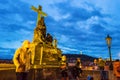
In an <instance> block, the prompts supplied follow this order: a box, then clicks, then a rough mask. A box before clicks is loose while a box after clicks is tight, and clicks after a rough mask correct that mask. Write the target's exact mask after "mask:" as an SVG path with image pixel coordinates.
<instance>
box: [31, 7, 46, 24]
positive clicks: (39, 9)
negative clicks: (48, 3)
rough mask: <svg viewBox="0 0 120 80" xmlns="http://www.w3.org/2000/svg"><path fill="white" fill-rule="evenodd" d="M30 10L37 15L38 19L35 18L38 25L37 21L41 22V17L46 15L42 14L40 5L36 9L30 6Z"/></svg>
mask: <svg viewBox="0 0 120 80" xmlns="http://www.w3.org/2000/svg"><path fill="white" fill-rule="evenodd" d="M31 9H32V10H34V11H35V12H37V13H38V17H37V25H38V21H39V20H41V17H46V16H47V14H46V13H44V12H42V7H41V6H40V5H39V6H38V9H37V8H35V7H34V6H32V7H31Z"/></svg>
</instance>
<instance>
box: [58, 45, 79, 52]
mask: <svg viewBox="0 0 120 80" xmlns="http://www.w3.org/2000/svg"><path fill="white" fill-rule="evenodd" d="M58 47H59V48H60V49H61V50H62V51H63V52H64V53H69V52H70V51H73V52H78V50H77V49H73V48H70V47H65V46H60V45H59V46H58Z"/></svg>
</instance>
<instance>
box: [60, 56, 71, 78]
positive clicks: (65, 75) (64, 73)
mask: <svg viewBox="0 0 120 80" xmlns="http://www.w3.org/2000/svg"><path fill="white" fill-rule="evenodd" d="M60 69H61V77H62V78H61V80H69V76H68V63H67V58H66V56H65V55H63V56H62V59H61V66H60Z"/></svg>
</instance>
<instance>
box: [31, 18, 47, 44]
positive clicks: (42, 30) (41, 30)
mask: <svg viewBox="0 0 120 80" xmlns="http://www.w3.org/2000/svg"><path fill="white" fill-rule="evenodd" d="M45 37H46V26H45V23H44V17H42V18H41V20H39V21H38V25H37V27H36V28H35V30H34V38H33V42H35V43H36V42H37V43H43V42H45Z"/></svg>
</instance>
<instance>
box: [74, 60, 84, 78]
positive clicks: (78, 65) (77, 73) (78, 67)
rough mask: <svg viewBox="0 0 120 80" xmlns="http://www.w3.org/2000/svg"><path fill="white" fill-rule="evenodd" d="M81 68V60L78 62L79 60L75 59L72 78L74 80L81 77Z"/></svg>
mask: <svg viewBox="0 0 120 80" xmlns="http://www.w3.org/2000/svg"><path fill="white" fill-rule="evenodd" d="M81 67H82V63H81V60H80V58H77V60H76V63H75V66H74V68H73V77H74V78H75V79H76V80H79V78H80V77H82V69H81Z"/></svg>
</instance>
